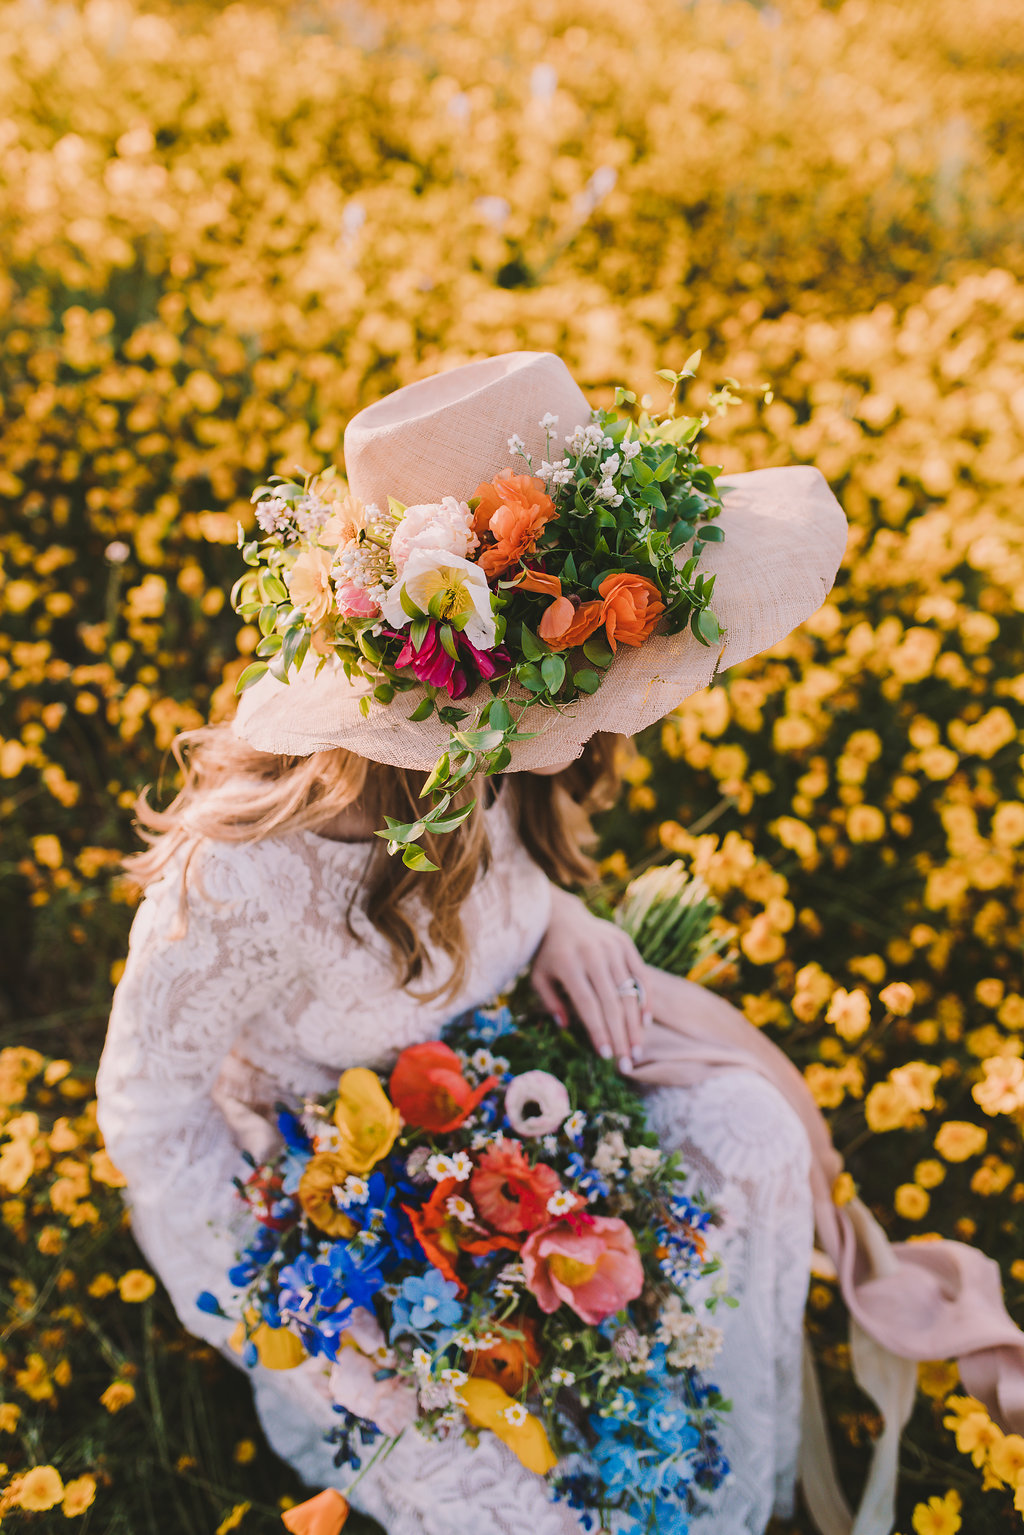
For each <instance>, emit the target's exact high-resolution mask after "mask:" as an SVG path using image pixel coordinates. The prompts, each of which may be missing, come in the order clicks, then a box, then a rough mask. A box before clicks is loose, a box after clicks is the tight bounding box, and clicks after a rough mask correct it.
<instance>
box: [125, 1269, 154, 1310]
mask: <svg viewBox="0 0 1024 1535" xmlns="http://www.w3.org/2000/svg"><path fill="white" fill-rule="evenodd" d="M155 1289H156V1280H155V1279H154V1278H153V1276H152V1274H147V1273H146V1270H145V1269H129V1270H128V1271H127V1273H124V1274H122V1275H121V1277H120V1279H119V1280H118V1281H117V1293H118V1294H119V1295H120V1297H121V1299H122V1300H123V1301H132V1302H136V1303H137V1302H139V1301H144V1300H149V1297H150V1296H151V1295H152V1294H153V1291H154V1290H155Z"/></svg>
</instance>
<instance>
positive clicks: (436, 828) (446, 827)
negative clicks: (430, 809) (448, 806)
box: [427, 799, 476, 836]
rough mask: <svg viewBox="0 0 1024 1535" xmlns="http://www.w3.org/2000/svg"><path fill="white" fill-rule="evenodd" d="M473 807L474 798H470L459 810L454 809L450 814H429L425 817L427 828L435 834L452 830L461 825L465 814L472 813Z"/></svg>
mask: <svg viewBox="0 0 1024 1535" xmlns="http://www.w3.org/2000/svg"><path fill="white" fill-rule="evenodd" d="M475 808H476V800H475V799H474V800H470V802H469V804H468V805H463V807H462V809H461V810H456V811H454V812H453V814H452V815H445V816H433V815H430V816H428V817H427V830H428V831H432V832H434V833H435V834H436V835H437V836H445V835H446V834H447V833H448V832H450V831H454V830H455V828H456V827H457V826H461V825H462V823H463V821H464V820H465V819H466V818H467V816H470V815H472V813H473V811H474V809H475Z"/></svg>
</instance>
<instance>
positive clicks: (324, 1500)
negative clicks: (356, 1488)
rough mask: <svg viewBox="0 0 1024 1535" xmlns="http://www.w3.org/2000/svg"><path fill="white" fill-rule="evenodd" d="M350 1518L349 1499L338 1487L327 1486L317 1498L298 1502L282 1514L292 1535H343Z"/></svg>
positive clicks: (282, 1520)
mask: <svg viewBox="0 0 1024 1535" xmlns="http://www.w3.org/2000/svg"><path fill="white" fill-rule="evenodd" d="M347 1518H348V1499H347V1498H343V1497H342V1495H341V1493H340V1492H339V1491H338V1489H337V1488H336V1487H325V1488H324V1490H323V1492H318V1493H317V1495H316V1497H315V1498H307V1499H306V1501H305V1503H296V1505H295V1507H294V1508H289V1509H286V1510H285V1512H284V1513H283V1514H282V1515H281V1523H282V1524H283V1525H284V1527H285V1529H286V1530H288V1531H290V1535H341V1531H342V1529H343V1527H344V1524H345V1520H346V1519H347Z"/></svg>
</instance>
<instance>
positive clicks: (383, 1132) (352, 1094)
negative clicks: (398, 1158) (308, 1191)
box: [334, 1066, 402, 1173]
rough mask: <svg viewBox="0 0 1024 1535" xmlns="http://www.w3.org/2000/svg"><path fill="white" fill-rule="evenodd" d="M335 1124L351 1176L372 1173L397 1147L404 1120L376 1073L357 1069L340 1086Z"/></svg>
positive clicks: (362, 1068) (342, 1157)
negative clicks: (371, 1170) (373, 1168)
mask: <svg viewBox="0 0 1024 1535" xmlns="http://www.w3.org/2000/svg"><path fill="white" fill-rule="evenodd" d="M334 1123H335V1124H336V1125H337V1127H338V1135H339V1142H338V1147H337V1155H338V1156H339V1157H341V1159H342V1160H343V1161H344V1162H345V1164H346V1166H347V1169H348V1171H349V1172H350V1173H368V1172H369V1171H370V1168H371V1167H373V1166H374V1164H375V1163H377V1162H379V1161H380V1159H381V1157H386V1156H387V1154H388V1152H389V1151H390V1150H391V1148H392V1146H393V1145H394V1144H395V1140H396V1139H397V1136H398V1132H399V1130H400V1129H401V1128H402V1116H401V1114H399V1112H398V1110H397V1109H396V1108H395V1106H394V1104H393V1103H392V1102H391V1100H390V1099H389V1098H388V1095H387V1093H386V1092H385V1091H384V1089H383V1087H381V1085H380V1079H379V1077H378V1076H377V1074H376V1072H373V1071H368V1070H367V1068H366V1067H365V1066H353V1067H352V1068H351V1069H350V1070H349V1071H346V1072H343V1073H342V1076H341V1080H340V1082H339V1083H338V1103H337V1107H336V1108H335V1110H334Z"/></svg>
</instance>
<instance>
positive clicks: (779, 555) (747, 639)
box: [234, 352, 846, 771]
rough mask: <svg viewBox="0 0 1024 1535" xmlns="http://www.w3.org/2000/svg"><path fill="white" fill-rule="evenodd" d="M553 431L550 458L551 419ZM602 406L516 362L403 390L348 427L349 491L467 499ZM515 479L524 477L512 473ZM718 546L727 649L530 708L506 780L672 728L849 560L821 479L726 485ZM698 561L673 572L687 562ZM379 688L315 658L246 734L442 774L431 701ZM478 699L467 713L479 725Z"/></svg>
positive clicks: (676, 657) (408, 498)
mask: <svg viewBox="0 0 1024 1535" xmlns="http://www.w3.org/2000/svg"><path fill="white" fill-rule="evenodd" d="M549 412H550V413H552V414H554V415H556V416H557V417H558V426H557V428H556V429H555V430H556V432H557V434H558V435H557V437H556V438H555V439H554V440H553V441H552V444H551V451H550V454H549V451H548V444H547V435H546V432H545V430H544V428H543V427H541V425H540V422H541V419H542V418H543V417H544V416H545V415H547V414H548V413H549ZM591 419H592V417H591V407H590V405H589V404H588V402H587V400H586V398H585V396H584V395H583V393H582V391H581V390H580V389H579V388H578V386H577V385H576V383H575V382H574V380H573V378H572V376H571V374H570V373H569V370H568V369H567V368H566V366H565V364H564V363H563V362H562V360H561V359H560V358H559V357H556V356H554V355H553V354H552V353H550V352H508V353H506V354H505V355H503V356H500V357H492V358H488V359H486V360H485V361H483V362H472V363H467V364H466V365H465V366H464V367H459V368H453V369H452V370H451V371H450V372H448V373H439V374H436V375H435V376H434V377H432V378H427V379H423V380H422V381H421V382H419V383H416V384H409V385H407V386H406V387H405V388H403V389H398V390H396V391H395V392H394V394H390V395H387V396H386V397H385V398H384V399H382V400H378V401H377V402H376V404H374V405H370V406H368V407H367V408H366V409H365V410H362V411H360V412H359V414H358V415H356V416H353V418H352V420H351V421H350V422H349V424H348V428H347V430H346V432H345V470H346V474H347V478H348V483H349V488H350V489H351V491H352V492H353V494H354V495H356V496H358V497H359V498H360V500H362V501H363V502H365V503H366V504H367V505H369V504H371V503H374V502H375V503H376V504H377V505H378V506H382V507H385V506H387V498H388V496H393V497H394V498H395V499H396V500H398V501H401V502H402V503H404V504H405V505H407V506H409V505H420V504H424V503H431V502H438V501H440V500H441V499H442V498H443V497H444V496H455V497H456V498H457V499H459V500H466V499H467V498H469V497H470V496H472V495H473V493H474V491H475V490H476V488H477V486H478V485H479V484H480V483H481V481H483V480H489V479H491V478H492V477H493V476H494V475H495V474H497V473H499V472H500V471H501V470H503V469H507V468H508V467H509V465H510V462H511V459H510V454H509V446H508V439H509V438H510V437H511V436H512V435H513V434H517V435H518V436H519V437H520V438H521V439H522V440H523V442H524V443H525V445H526V448H527V451H528V452H529V453H531V454H532V456H533V462H534V464H535V465H537V466H539V465H540V463H541V461H542V460H543V459H546V458H548V457H553V458H557V457H560V456H561V449H560V444H561V440H562V438H563V437H566V436H568V435H569V434H570V433H571V432H572V431H573V430H574V429H575V428H576V427H578V426H584V425H587V424H589V422H590V421H591ZM515 467H516V469H517V470H518V471H521V470H523V469H524V468H525V466H524V465H523V464H522V463H521V462H519V461H517V463H516V465H515ZM718 483H719V486H720V488H721V490H722V492H723V502H724V506H723V510H722V513H721V516H720V518H719V519H718V526H719V527H720V528H721V529H722V531H723V532H724V534H725V539H724V541H723V542H722V543H713V544H708V545H705V547H704V552H703V554H702V555H701V563H700V567H699V568H700V569H701V570H702V571H706V572H707V573H708V574H714V575H715V577H716V582H715V589H714V596H713V599H712V602H711V608H712V611H713V612H714V613H715V615H716V617H717V618H718V620H719V622H720V623H721V625H722V627H723V629H724V631H725V634H724V639H723V640H722V641H721V642H720V643H719V644H718V645H714V646H712V647H710V648H709V647H707V646H704V645H702V644H701V643H700V642H699V641H698V640H697V639H695V638H694V636H693V634H692V633H691V632H690V630H689V629H685V630H683V631H682V632H681V633H679V634H658V633H655V634H653V635H651V636H650V637H649V638H648V639H647V640H646V641H645V642H644V643H643V644H642V645H640V646H638V647H635V648H626V647H625V646H620V648H619V650H618V653H617V655H616V656H615V659H614V661H613V662H612V664H611V666H610V667H609V669H608V671H607V674H606V676H605V678H604V681H603V682H602V684H601V686H600V687H599V688H598V690H597V692H596V693H592V694H589V695H585V696H583V697H580V698H578V699H577V700H576V701H575V702H573V703H571V704H567V705H565V706H564V707H563V708H560V709H558V710H555V709H547V708H543V707H534V708H530V709H529V710H528V711H527V712H526V715H525V718H524V720H523V726H522V728H523V729H524V730H528V731H530V732H532V733H533V734H532V738H531V739H529V740H524V741H517V742H515V743H514V744H513V746H512V761H511V764H510V768H509V770H510V771H515V770H519V771H529V770H530V769H531V768H550V767H555V766H557V765H558V764H560V763H563V762H569V761H571V760H573V759H575V758H576V757H578V756H579V754H580V752H581V751H582V749H583V746H584V744H585V743H586V741H588V740H589V739H590V737H591V736H592V735H595V734H596V733H597V732H598V731H611V732H615V733H621V734H624V735H635V734H636V733H637V732H638V731H640V730H643V729H644V728H645V727H646V726H648V725H652V724H653V723H654V722H655V721H656V720H659V719H661V718H662V717H663V716H664V715H666V714H669V713H670V712H671V711H672V710H673V709H674V708H676V707H677V706H678V705H679V704H680V703H682V701H683V699H684V698H687V697H689V695H690V694H691V693H696V692H699V691H700V689H701V688H704V687H707V685H708V684H709V683H710V682H711V681H712V680H713V678H714V677H715V676H716V675H717V674H718V673H719V672H721V671H723V670H725V669H726V668H727V667H730V666H735V665H736V664H737V663H738V662H740V661H746V660H747V659H748V658H749V657H750V656H753V655H757V654H758V653H759V652H760V651H762V650H768V649H770V648H771V646H773V645H775V644H776V643H777V642H778V641H779V640H781V639H782V638H784V636H785V635H787V634H789V633H790V632H791V631H792V630H793V629H795V628H796V627H797V625H798V624H800V623H802V622H803V621H804V619H806V618H809V617H810V615H811V614H812V613H814V612H815V611H816V610H817V609H818V608H819V607H820V606H821V604H822V602H824V600H825V598H826V597H827V595H828V593H829V590H830V588H831V586H832V583H833V581H834V580H835V576H836V571H837V570H838V568H839V563H840V561H841V559H842V557H843V552H844V550H845V547H846V518H845V517H844V515H843V511H842V508H841V507H840V505H839V503H838V501H837V500H836V498H835V496H833V494H832V492H831V491H830V490H829V488H828V486H827V484H826V483H825V480H824V478H823V477H822V475H821V474H820V473H819V471H818V470H817V469H813V468H809V467H795V468H785V469H756V470H754V471H753V472H751V473H749V474H734V475H728V476H723V477H722V478H721V479H720V480H719V482H718ZM689 553H690V550H689V548H688V547H684V549H683V550H681V551H680V553H679V555H678V556H677V559H678V561H679V563H680V564H681V563H683V561H685V559H686V557H687V556H688V554H689ZM371 692H372V684H368V683H365V682H362V681H359V680H357V681H355V682H349V681H348V679H347V678H346V677H345V674H344V671H343V670H342V667H341V665H340V664H338V663H336V662H335V661H334V660H333V659H332V660H331V661H329V662H328V664H327V665H326V666H324V667H323V668H322V669H321V670H320V672H319V673H316V672H315V660H314V658H313V657H310V658H309V659H307V661H306V662H305V663H304V665H303V667H302V669H301V670H300V672H299V673H298V674H297V675H295V676H294V677H293V678H292V680H291V682H290V683H287V684H285V683H281V682H278V681H277V680H276V679H275V678H274V677H272V676H270V675H269V674H267V675H265V676H264V677H262V678H261V679H260V680H259V682H257V683H256V684H255V685H254V686H252V687H250V688H249V689H248V690H247V691H246V692H245V693H243V695H242V698H241V701H240V703H239V707H238V713H237V715H236V718H235V726H234V728H235V730H236V732H237V733H238V734H239V735H241V736H242V737H243V738H244V739H245V740H246V741H248V742H249V744H250V745H251V746H254V747H255V748H256V749H257V750H259V751H265V752H274V753H278V754H281V755H285V756H300V757H304V756H309V755H310V754H311V753H312V752H317V751H327V750H331V749H333V748H335V747H345V748H346V749H347V750H349V751H352V752H355V753H357V754H358V755H359V756H362V757H367V758H369V759H370V760H371V761H373V762H384V763H391V764H392V765H394V766H396V767H406V768H418V769H423V770H425V771H427V770H430V769H431V768H433V766H434V764H435V762H436V761H437V758H438V756H439V755H440V753H441V752H442V751H443V750H444V748H445V746H446V744H447V742H448V738H449V735H450V730H449V728H448V727H447V726H446V725H444V724H443V723H442V722H441V721H440V720H439V719H438V718H437V716H436V714H434V715H432V716H431V717H430V718H429V719H426V720H424V721H421V722H419V723H413V722H412V721H411V720H410V719H409V715H410V714H412V712H413V710H414V709H415V708H416V706H417V705H418V704H419V703H420V702H421V701H422V699H423V698H424V697H425V696H426V694H425V691H424V689H422V688H419V687H417V688H416V689H415V690H412V691H410V692H407V693H397V694H396V695H395V697H394V700H393V701H392V702H391V703H389V704H382V703H378V702H376V701H375V700H373V699H372V698H371V700H370V709H369V714H368V715H364V714H363V713H362V711H361V709H360V699H361V698H363V697H365V696H367V695H368V694H370V693H371ZM490 696H491V695H490V690H489V689H488V688H483V687H482V688H481V689H480V690H479V691H478V694H470V695H467V696H466V697H464V698H462V699H460V700H459V701H458V705H459V707H460V708H463V709H466V708H468V709H469V710H470V711H472V709H473V706H474V704H475V703H477V702H479V703H483V702H485V701H486V699H487V698H489V697H490Z"/></svg>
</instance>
